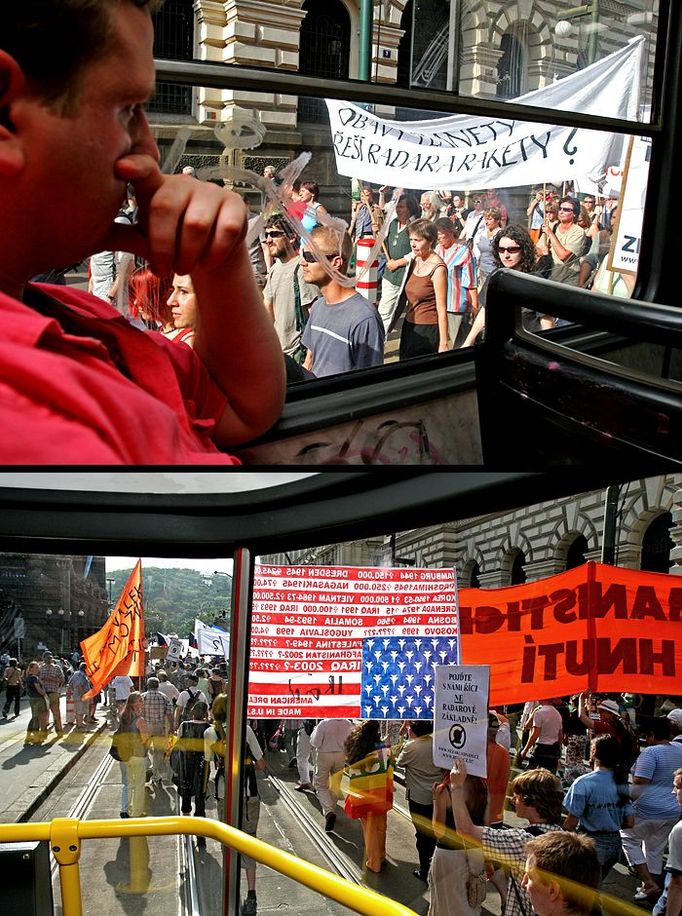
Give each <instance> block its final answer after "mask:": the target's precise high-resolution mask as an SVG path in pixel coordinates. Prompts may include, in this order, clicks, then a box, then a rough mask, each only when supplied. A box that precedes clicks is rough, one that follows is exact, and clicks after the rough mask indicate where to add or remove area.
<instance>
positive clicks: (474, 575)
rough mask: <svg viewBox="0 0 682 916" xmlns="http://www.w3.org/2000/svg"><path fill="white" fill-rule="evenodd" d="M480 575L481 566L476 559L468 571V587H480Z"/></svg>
mask: <svg viewBox="0 0 682 916" xmlns="http://www.w3.org/2000/svg"><path fill="white" fill-rule="evenodd" d="M480 575H481V567H480V566H479V565H478V563H477V562H476V560H474V562H473V563H472V564H471V568H470V571H469V588H480V587H481V580H480V579H479V576H480Z"/></svg>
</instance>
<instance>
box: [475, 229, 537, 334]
mask: <svg viewBox="0 0 682 916" xmlns="http://www.w3.org/2000/svg"><path fill="white" fill-rule="evenodd" d="M491 247H492V254H493V258H494V261H495V270H497V269H499V268H500V267H507V268H508V269H509V270H519V271H521V273H524V274H532V273H534V271H535V265H536V262H537V258H536V255H535V246H534V245H533V240H532V239H531V237H530V233H529V232H528V230H527V229H526V228H525V227H524V226H507V228H506V229H503V230H502V232H501V233H499V235H497V236H496V237H495V238H494V239H493V243H492V246H491ZM495 270H493V273H494V272H495ZM491 275H492V274H491ZM491 275H489V276H488V278H487V279H486V282H485V283H484V284H483V287H482V289H481V291H480V293H479V294H478V303H479V310H478V314H477V315H476V318H475V320H474V323H473V325H472V327H471V330H470V331H469V333H468V334H467V337H466V340H465V341H464V343H463V344H462V346H463V347H470V346H471V345H472V344H473V343H474V341H475V340H476V339H477V338H478V336H479V334H480V333H481V331H482V330H483V328H484V327H485V300H486V294H487V291H488V281H489V279H490V276H491ZM523 324H524V327H525V328H526V329H527V330H531V331H534V330H544V329H545V328H548V327H553V326H554V319H553V318H549V317H548V316H545V315H542V316H540V317H539V319H538V318H537V316H536V313H535V312H531V311H530V310H529V309H524V310H523Z"/></svg>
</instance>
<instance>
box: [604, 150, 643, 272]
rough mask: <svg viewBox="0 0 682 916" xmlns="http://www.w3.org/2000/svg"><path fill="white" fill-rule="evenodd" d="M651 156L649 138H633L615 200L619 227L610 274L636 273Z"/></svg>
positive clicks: (612, 253) (612, 248) (612, 250)
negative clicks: (617, 272) (612, 271)
mask: <svg viewBox="0 0 682 916" xmlns="http://www.w3.org/2000/svg"><path fill="white" fill-rule="evenodd" d="M650 156H651V138H650V137H632V138H631V140H630V145H629V150H628V157H627V160H626V162H625V169H624V175H623V184H622V186H621V193H620V197H619V199H618V225H617V228H616V232H615V241H614V243H613V245H612V246H611V259H610V262H609V265H608V266H609V270H619V271H621V273H631V274H636V273H637V265H638V263H639V248H640V245H641V241H642V220H643V219H644V198H645V196H646V186H647V181H648V179H649V158H650Z"/></svg>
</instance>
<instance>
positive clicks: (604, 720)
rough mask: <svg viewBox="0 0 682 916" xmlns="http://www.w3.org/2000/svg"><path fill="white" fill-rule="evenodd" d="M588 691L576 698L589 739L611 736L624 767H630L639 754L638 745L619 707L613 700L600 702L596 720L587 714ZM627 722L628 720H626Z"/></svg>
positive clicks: (580, 716)
mask: <svg viewBox="0 0 682 916" xmlns="http://www.w3.org/2000/svg"><path fill="white" fill-rule="evenodd" d="M589 696H590V691H589V690H586V691H584V692H583V693H581V694H580V696H579V698H578V716H579V718H580V721H581V722H582V723H583V725H586V726H587V728H588V729H589V730H590V738H598V737H599V736H600V735H611V736H612V737H614V738H615V739H616V741H617V742H618V744H619V745H620V748H621V753H622V762H623V765H624V766H627V767H629V766H631V765H632V763H633V761H634V760H635V758H636V757H637V755H638V754H639V744H638V742H637V738H636V737H635V735H634V733H633V732H632V731H631V730H630V729H629V728H628V727H627V725H626V723H625V720H624V718H623V716H622V715H621V711H620V706H619V705H618V703H617V702H616V701H615V700H609V699H606V700H600V701H599V703H597V718H596V719H595V718H593V717H592V715H591V714H590V713H589V712H588V709H587V707H588V705H589ZM628 721H629V720H628Z"/></svg>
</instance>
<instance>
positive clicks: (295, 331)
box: [263, 215, 320, 358]
mask: <svg viewBox="0 0 682 916" xmlns="http://www.w3.org/2000/svg"><path fill="white" fill-rule="evenodd" d="M264 235H265V244H266V245H267V248H268V252H269V253H270V257H271V258H272V259H273V265H272V267H271V268H270V272H269V273H268V278H267V281H266V283H265V289H264V290H263V299H264V301H265V307H266V308H267V310H268V312H269V313H270V316H271V318H272V320H273V321H274V323H275V331H277V336H278V337H279V342H280V344H281V347H282V351H283V352H284V353H286V355H287V356H291V357H293V358H296V356H297V351H299V348H300V346H301V333H302V331H303V327H304V324H305V321H304V320H302V319H301V316H299V317H298V319H297V315H296V287H297V286H298V292H299V297H300V302H301V308H302V315H303V317H304V318H305V317H307V315H308V309H309V306H310V303H311V302H312V301H313V300H314V299H315V298H316V297H317V296H318V295H319V292H320V291H319V289H318V288H317V286H314V285H312V284H311V283H309V282H308V281H307V280H306V279H305V278H304V276H303V271H302V270H301V267H300V265H299V262H298V236H297V235H296V234H295V233H294V232H293V230H292V229H291V227H290V226H288V225H287V223H286V221H285V220H284V219H283V218H282V217H281V216H277V215H275V216H272V217H270V219H269V220H268V221H267V223H266V226H265V233H264Z"/></svg>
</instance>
